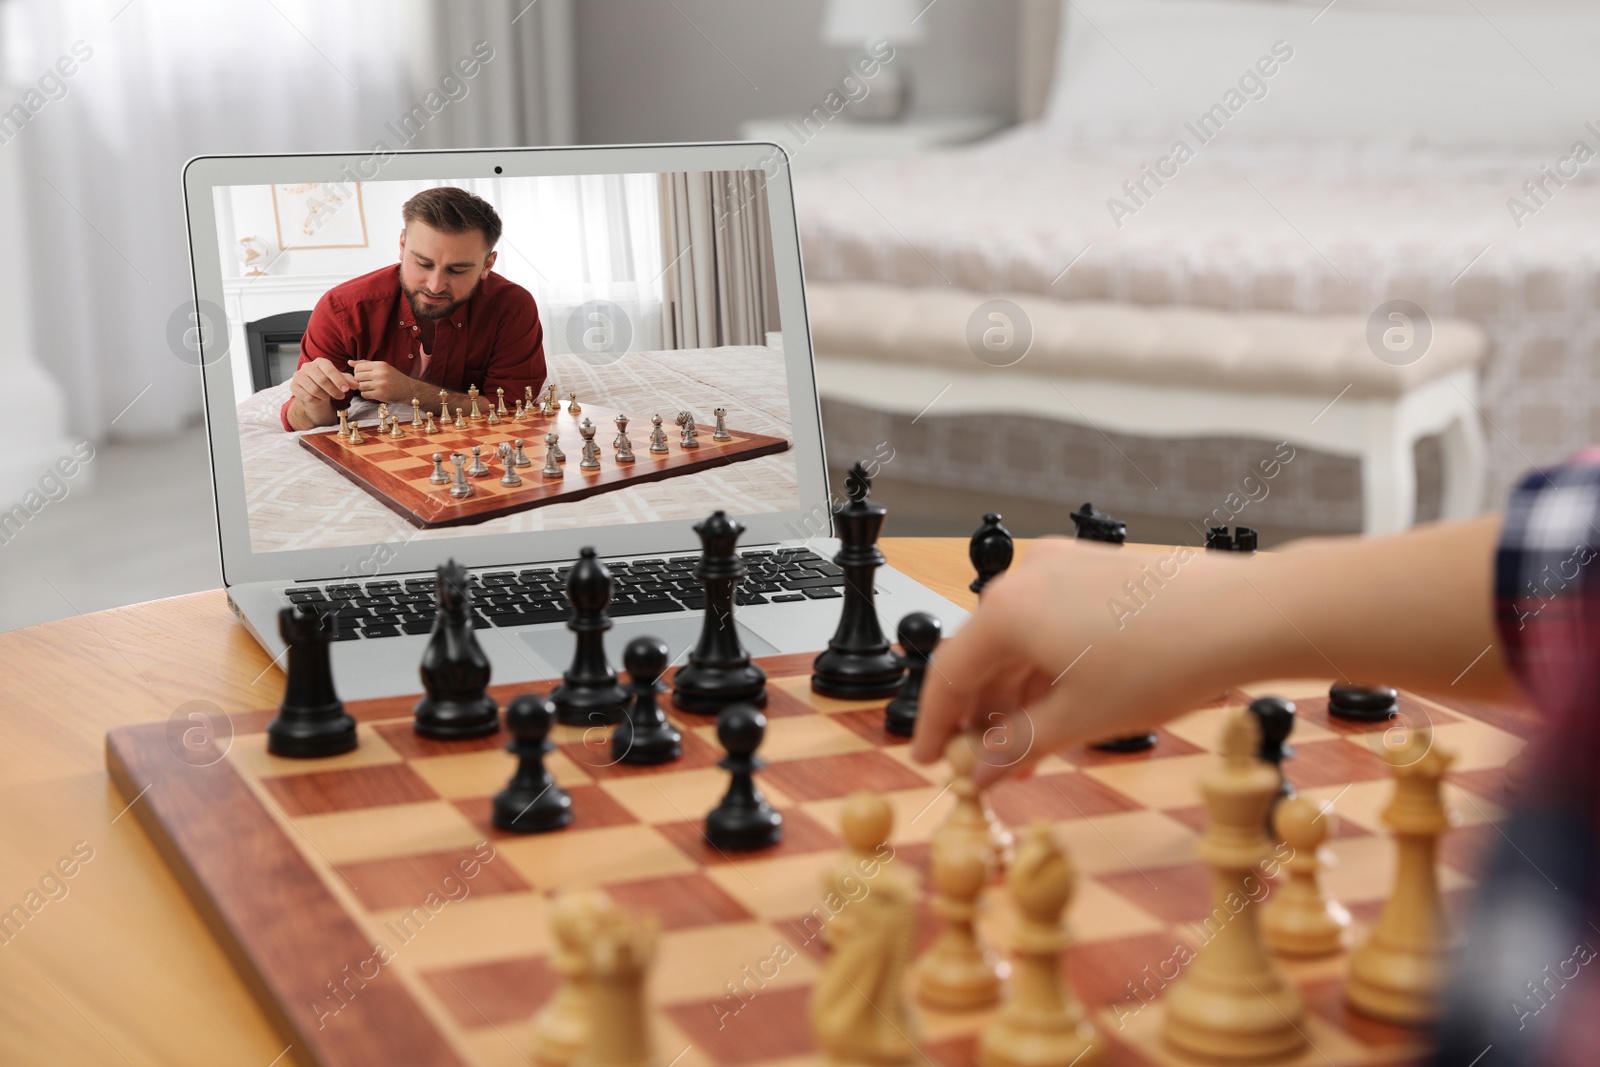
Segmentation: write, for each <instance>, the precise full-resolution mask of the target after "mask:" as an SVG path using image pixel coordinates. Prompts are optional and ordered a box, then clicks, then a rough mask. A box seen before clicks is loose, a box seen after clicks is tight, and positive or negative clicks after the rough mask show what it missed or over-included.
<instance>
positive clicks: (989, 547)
mask: <svg viewBox="0 0 1600 1067" xmlns="http://www.w3.org/2000/svg"><path fill="white" fill-rule="evenodd" d="M1016 551H1017V548H1016V545H1015V543H1014V542H1013V541H1012V540H1011V531H1010V530H1008V529H1006V528H1005V527H1004V526H1001V525H1000V513H999V512H998V511H991V512H989V513H988V514H986V515H985V516H984V517H983V525H982V526H980V527H978V529H977V532H976V533H974V534H973V535H972V541H971V542H970V543H969V544H968V545H967V558H968V559H970V560H971V561H972V569H973V570H975V571H977V572H978V576H977V577H976V578H974V579H973V580H972V584H971V585H969V586H967V588H968V589H970V590H972V591H973V592H974V593H982V592H983V587H984V586H986V585H988V584H989V583H990V582H991V581H993V580H994V579H995V578H998V577H999V576H1000V575H1002V574H1004V573H1005V572H1006V571H1007V570H1009V569H1010V567H1011V559H1012V557H1013V556H1014V555H1016Z"/></svg>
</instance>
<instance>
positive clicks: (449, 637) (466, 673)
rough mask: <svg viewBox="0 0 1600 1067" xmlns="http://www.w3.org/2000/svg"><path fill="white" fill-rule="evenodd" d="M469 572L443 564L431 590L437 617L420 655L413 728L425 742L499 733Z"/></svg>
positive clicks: (458, 565) (496, 707) (496, 709)
mask: <svg viewBox="0 0 1600 1067" xmlns="http://www.w3.org/2000/svg"><path fill="white" fill-rule="evenodd" d="M470 581H471V579H470V578H469V577H468V575H467V569H466V568H465V567H463V566H461V564H459V563H457V562H456V561H455V560H450V561H449V562H448V563H444V564H441V565H440V567H439V570H438V581H437V583H436V585H435V589H436V593H437V596H438V614H436V615H435V616H434V619H433V636H432V637H430V638H429V639H428V647H427V648H426V649H425V650H423V653H422V688H423V689H425V690H427V696H424V697H423V698H422V699H421V700H419V701H417V706H416V709H415V712H414V719H413V723H412V726H413V728H414V729H415V730H416V731H417V733H419V734H421V735H422V736H423V737H432V738H436V739H438V740H441V741H455V740H461V739H464V738H470V737H488V736H489V735H490V734H492V733H494V732H495V731H496V730H498V729H500V708H499V705H497V704H496V703H495V702H494V698H493V697H491V696H489V694H488V688H489V657H488V656H486V655H484V654H483V649H482V647H480V646H479V644H478V638H477V635H475V634H474V633H473V631H472V588H471V585H470Z"/></svg>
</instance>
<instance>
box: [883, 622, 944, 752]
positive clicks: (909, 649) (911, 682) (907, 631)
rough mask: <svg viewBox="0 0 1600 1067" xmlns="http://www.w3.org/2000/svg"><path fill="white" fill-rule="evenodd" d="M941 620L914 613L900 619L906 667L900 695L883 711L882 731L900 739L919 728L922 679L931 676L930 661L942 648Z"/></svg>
mask: <svg viewBox="0 0 1600 1067" xmlns="http://www.w3.org/2000/svg"><path fill="white" fill-rule="evenodd" d="M939 636H940V623H939V620H938V619H936V618H934V617H933V616H932V615H929V614H928V613H927V612H925V611H913V612H911V613H910V614H909V615H907V616H906V617H905V618H903V619H901V620H900V626H899V637H900V647H901V648H902V649H904V650H905V652H904V653H903V654H902V655H901V657H900V661H901V662H902V663H904V664H905V667H906V680H905V684H904V685H902V686H901V687H900V695H899V696H897V697H895V698H894V699H893V700H891V701H889V706H888V707H886V708H884V709H883V728H884V729H885V730H887V731H889V732H890V733H891V734H896V735H898V736H900V737H910V736H911V731H912V730H913V729H915V728H916V725H917V708H918V707H919V706H920V705H921V703H922V679H923V676H924V675H926V674H927V673H928V660H929V659H930V658H932V656H933V650H934V649H935V648H937V647H938V646H939Z"/></svg>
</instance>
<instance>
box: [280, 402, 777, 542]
mask: <svg viewBox="0 0 1600 1067" xmlns="http://www.w3.org/2000/svg"><path fill="white" fill-rule="evenodd" d="M480 403H481V404H482V405H483V408H482V410H483V411H485V412H486V413H487V411H488V408H489V405H490V404H491V403H492V401H490V400H482V401H480ZM563 404H565V401H563ZM617 414H618V412H617V411H615V410H613V409H611V408H604V407H598V406H594V405H590V404H583V405H582V410H581V411H580V413H579V414H577V415H572V414H570V413H569V412H568V411H567V410H566V408H565V407H563V408H562V410H561V411H560V412H559V413H558V414H556V415H552V416H545V415H540V414H538V412H537V410H535V412H534V414H533V415H531V416H527V417H524V418H522V419H520V420H518V419H514V418H512V417H511V416H510V415H507V416H504V417H503V418H502V419H501V421H500V423H499V424H497V425H493V426H491V425H489V424H488V423H487V422H470V423H468V424H467V426H466V427H464V428H462V429H456V428H455V427H454V426H448V427H441V428H440V429H439V430H438V431H437V432H435V433H424V432H422V430H421V429H420V428H419V427H415V426H412V425H410V424H408V423H405V422H404V421H402V423H401V429H402V430H404V431H405V434H406V436H405V437H402V438H399V439H394V438H390V437H388V436H380V435H379V434H378V429H377V426H376V425H375V424H373V425H366V424H363V425H362V426H361V432H362V437H363V440H362V442H361V443H360V444H358V445H352V444H351V443H350V442H349V441H346V440H344V439H343V438H341V437H340V436H339V432H338V430H336V429H335V430H328V431H326V432H320V433H307V434H302V435H301V436H300V444H301V445H302V446H304V447H305V448H308V449H310V450H311V452H312V453H313V454H315V455H316V456H317V457H318V458H320V459H321V460H322V461H323V462H324V463H327V464H328V465H329V466H330V467H332V468H333V469H334V470H336V471H339V472H340V473H341V474H343V475H344V476H345V477H346V478H349V479H350V480H351V481H352V482H354V483H356V484H357V485H359V486H360V487H361V488H363V489H365V490H366V491H367V492H369V493H371V494H372V495H373V496H374V497H376V498H377V499H378V500H379V501H381V502H382V503H383V504H384V506H385V507H387V508H389V510H391V511H393V512H394V513H395V514H397V515H399V516H400V517H401V518H403V519H405V520H406V521H407V522H409V523H411V524H412V525H413V526H417V527H419V528H421V529H425V530H431V529H434V528H436V527H441V526H469V525H472V524H474V523H479V522H485V521H487V520H489V519H493V518H498V517H499V516H501V515H510V514H513V513H515V512H519V511H527V510H528V509H530V508H537V507H544V506H545V505H547V504H556V503H560V502H562V501H568V500H582V499H583V498H584V497H589V496H594V495H595V494H597V493H608V492H612V491H614V490H617V489H625V488H627V487H628V486H630V485H636V484H638V483H640V482H654V481H659V480H661V479H663V478H671V477H675V476H676V475H680V474H691V473H693V472H694V471H699V470H705V469H707V468H710V467H717V466H721V465H722V464H725V463H734V462H737V461H739V460H743V459H754V458H756V457H757V456H766V455H771V454H773V453H775V452H784V451H787V450H788V448H789V442H788V441H786V440H784V439H783V438H781V437H767V436H764V435H762V434H755V433H742V432H740V431H738V430H736V429H733V428H732V427H729V429H728V434H729V436H730V438H731V440H728V441H717V440H714V439H713V438H712V436H711V435H712V432H713V430H714V427H712V426H705V425H701V424H699V423H696V424H695V425H696V432H697V434H698V436H699V440H700V447H699V448H692V449H689V448H683V447H681V446H680V445H679V443H678V442H679V440H680V438H681V436H682V432H681V430H680V429H679V428H678V427H677V426H675V425H674V424H673V422H672V419H673V417H674V413H673V412H662V428H663V429H664V430H665V431H666V434H667V452H666V454H665V455H662V454H653V453H651V451H650V419H649V417H648V416H646V417H644V418H633V421H632V422H631V423H630V424H629V426H628V437H629V440H630V441H631V442H632V444H633V454H634V456H635V457H636V458H635V460H634V461H633V462H632V463H618V462H617V460H616V458H615V451H614V450H613V449H612V448H611V441H612V439H613V438H615V437H616V435H617V427H616V424H615V423H614V421H613V420H614V419H615V418H616V417H617ZM630 417H631V416H630ZM584 419H588V420H590V421H591V422H593V423H594V425H595V435H594V439H595V443H596V444H598V445H599V446H600V469H599V470H597V471H585V470H581V469H579V467H578V461H579V460H580V459H581V458H582V456H583V437H582V436H581V435H580V434H579V432H578V427H579V425H580V424H581V423H582V422H583V420H584ZM551 430H555V431H556V433H557V434H558V435H559V442H560V447H561V451H562V452H564V453H565V454H566V457H567V458H566V461H565V462H564V463H563V464H562V475H561V477H560V478H546V477H544V476H543V475H542V474H541V473H540V471H541V470H543V468H544V460H545V443H544V439H545V435H546V434H548V433H549V432H550V431H551ZM518 438H521V439H522V442H523V451H524V453H525V454H526V456H527V457H528V459H530V460H532V461H533V462H532V465H531V466H527V467H519V468H517V473H518V474H519V475H520V476H521V478H522V484H521V485H520V486H516V487H514V488H507V487H506V486H503V485H501V484H500V478H501V476H502V475H503V474H505V467H504V466H503V465H502V464H501V462H500V458H499V456H498V455H497V454H496V450H497V449H498V448H499V446H500V443H501V442H502V441H509V442H514V441H516V440H517V439H518ZM474 445H478V446H481V448H482V456H483V462H484V463H485V464H486V465H487V466H488V467H489V473H488V474H484V475H480V476H478V477H476V478H470V479H469V480H470V481H471V482H472V486H473V489H474V490H476V491H475V492H474V493H473V495H472V496H469V497H467V498H466V499H464V500H457V499H456V498H455V497H453V496H451V495H450V486H449V485H438V484H436V483H434V482H431V481H429V480H428V479H429V477H430V476H431V475H432V474H433V455H434V453H436V452H438V453H442V454H443V455H444V461H445V469H446V471H452V470H453V468H452V467H451V465H450V453H452V452H460V453H462V454H463V455H465V456H466V457H467V461H468V463H469V464H470V463H471V457H472V446H474Z"/></svg>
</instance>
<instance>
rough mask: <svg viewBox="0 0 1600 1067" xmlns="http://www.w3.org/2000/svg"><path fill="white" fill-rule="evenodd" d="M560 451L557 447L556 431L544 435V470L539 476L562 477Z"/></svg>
mask: <svg viewBox="0 0 1600 1067" xmlns="http://www.w3.org/2000/svg"><path fill="white" fill-rule="evenodd" d="M559 456H560V450H559V449H558V448H557V447H556V435H555V431H554V430H552V431H551V432H549V433H547V434H545V435H544V470H542V471H540V472H539V474H540V475H541V476H542V477H545V478H560V477H561V476H562V471H561V461H560V459H559Z"/></svg>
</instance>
